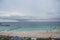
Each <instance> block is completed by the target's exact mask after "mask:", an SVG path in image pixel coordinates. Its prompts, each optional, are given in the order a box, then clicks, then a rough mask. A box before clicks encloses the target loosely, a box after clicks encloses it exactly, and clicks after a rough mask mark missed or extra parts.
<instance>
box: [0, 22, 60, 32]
mask: <svg viewBox="0 0 60 40" xmlns="http://www.w3.org/2000/svg"><path fill="white" fill-rule="evenodd" d="M2 25H10V26H1V25H0V31H39V30H41V31H42V30H50V31H52V30H60V22H2Z"/></svg>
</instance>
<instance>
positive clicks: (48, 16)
mask: <svg viewBox="0 0 60 40" xmlns="http://www.w3.org/2000/svg"><path fill="white" fill-rule="evenodd" d="M1 21H2V22H3V21H6V22H9V21H10V22H11V21H14V22H15V21H60V0H0V22H1Z"/></svg>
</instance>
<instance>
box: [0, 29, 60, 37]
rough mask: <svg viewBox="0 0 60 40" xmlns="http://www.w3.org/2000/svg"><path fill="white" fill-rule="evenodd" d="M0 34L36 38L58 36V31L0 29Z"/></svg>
mask: <svg viewBox="0 0 60 40" xmlns="http://www.w3.org/2000/svg"><path fill="white" fill-rule="evenodd" d="M0 35H6V36H19V37H36V38H48V37H51V38H60V30H59V31H52V32H49V31H0Z"/></svg>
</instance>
